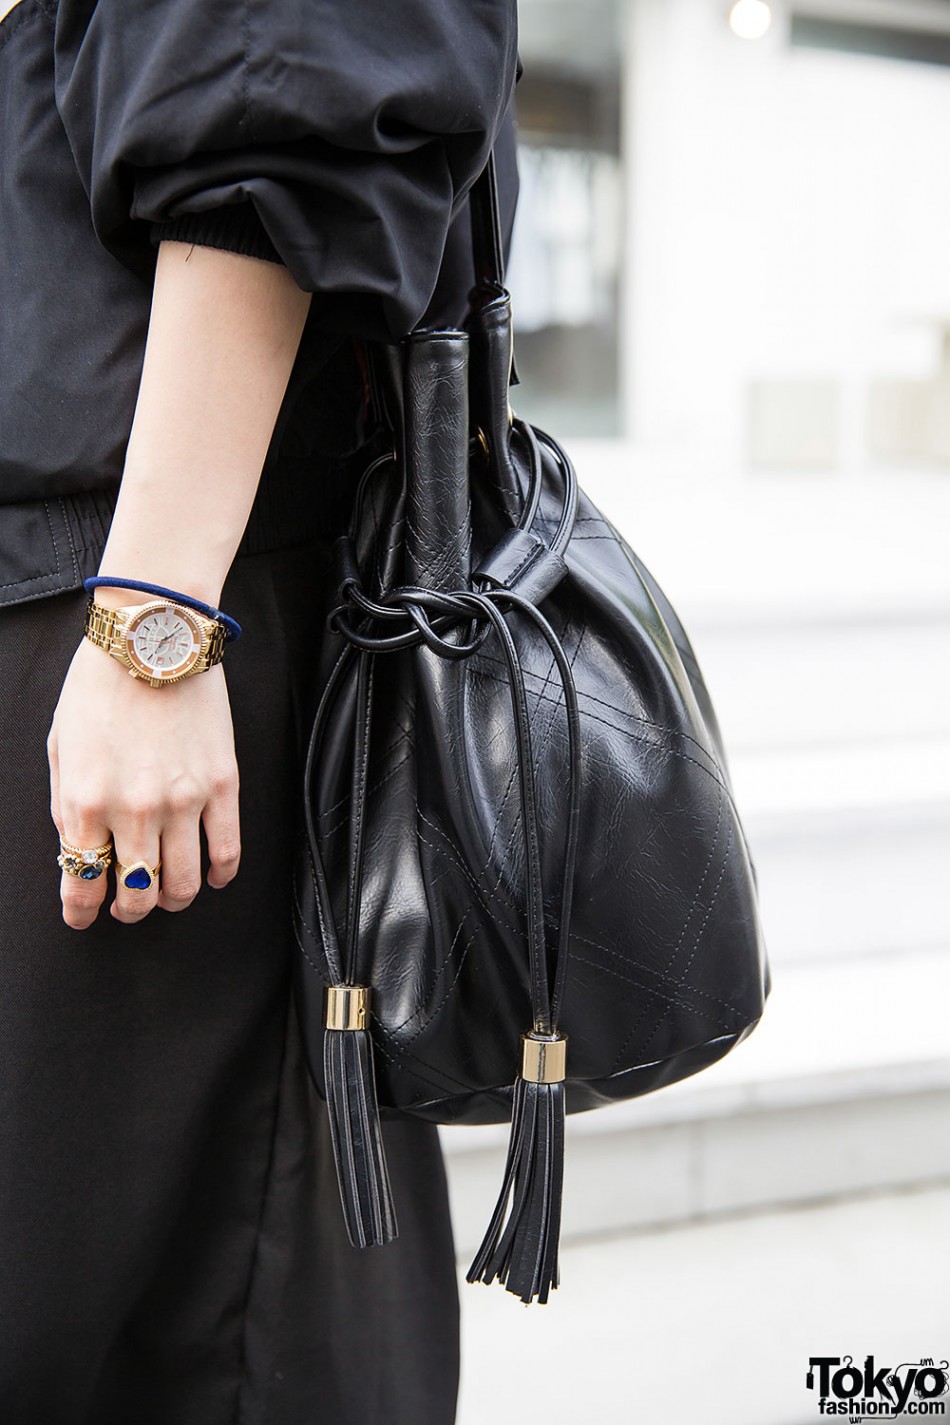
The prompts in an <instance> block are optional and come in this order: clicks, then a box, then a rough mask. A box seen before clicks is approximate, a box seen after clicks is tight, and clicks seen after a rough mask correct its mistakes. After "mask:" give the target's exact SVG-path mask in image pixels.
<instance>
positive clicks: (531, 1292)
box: [467, 1040, 565, 1304]
mask: <svg viewBox="0 0 950 1425" xmlns="http://www.w3.org/2000/svg"><path fill="white" fill-rule="evenodd" d="M534 1042H538V1041H534ZM556 1042H557V1043H558V1044H560V1045H563V1044H564V1042H565V1041H564V1040H559V1041H556ZM536 1079H537V1076H532V1077H531V1078H526V1077H524V1076H521V1077H520V1078H518V1079H517V1080H516V1081H515V1090H514V1106H513V1110H512V1116H511V1137H510V1139H509V1143H508V1161H507V1163H506V1164H505V1179H504V1183H503V1185H502V1190H501V1194H500V1196H499V1198H498V1202H497V1205H496V1207H495V1212H494V1215H493V1217H492V1220H491V1223H490V1224H489V1227H488V1231H487V1233H486V1234H485V1240H484V1241H483V1243H482V1245H481V1247H480V1248H479V1251H478V1254H477V1256H476V1257H475V1260H474V1261H473V1263H472V1265H471V1267H470V1268H469V1271H468V1277H467V1280H468V1281H470V1282H476V1281H481V1282H484V1283H485V1284H486V1285H489V1284H490V1283H491V1282H493V1281H496V1280H497V1281H499V1282H501V1283H502V1284H503V1285H504V1286H505V1288H506V1289H507V1290H508V1291H510V1292H513V1293H514V1295H515V1296H519V1297H520V1298H521V1300H522V1301H523V1302H525V1304H528V1303H530V1302H532V1301H534V1300H535V1299H537V1300H538V1301H539V1302H542V1303H543V1302H545V1301H547V1299H548V1294H549V1292H550V1291H552V1290H553V1289H554V1288H555V1287H556V1286H557V1284H558V1279H559V1274H558V1241H559V1238H560V1232H561V1191H562V1186H563V1181H564V1113H565V1103H564V1083H563V1070H562V1079H561V1080H558V1081H556V1082H537V1081H536ZM509 1203H510V1211H509ZM506 1217H507V1221H506Z"/></svg>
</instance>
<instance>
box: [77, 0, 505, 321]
mask: <svg viewBox="0 0 950 1425" xmlns="http://www.w3.org/2000/svg"><path fill="white" fill-rule="evenodd" d="M516 52H517V11H516V0H200V2H199V3H196V0H60V4H59V7H58V11H57V16H56V98H57V105H58V108H59V113H60V116H61V118H62V122H63V125H64V127H65V129H66V133H67V135H68V138H69V141H70V145H71V147H72V150H73V154H74V157H75V159H76V163H77V166H78V168H79V172H80V175H81V177H82V179H83V182H84V184H85V186H86V190H87V192H88V194H89V200H90V207H91V212H92V219H93V223H94V226H95V229H96V233H97V235H98V237H99V239H100V241H101V242H102V243H103V244H104V245H105V246H106V247H107V248H108V249H109V251H111V252H112V253H113V254H114V256H116V257H117V258H118V259H119V260H120V261H122V262H124V263H125V264H126V265H127V266H129V267H131V268H133V269H134V270H136V271H139V272H141V274H142V275H143V277H146V278H150V276H151V272H152V266H153V263H154V249H153V247H152V245H151V242H150V241H149V235H150V232H151V233H154V232H156V231H157V230H156V229H155V228H154V227H153V224H156V223H163V222H168V221H170V220H171V219H181V218H183V217H185V216H186V215H188V214H200V213H207V212H209V211H210V210H213V209H219V208H221V207H223V206H225V205H230V204H251V205H252V206H253V209H254V212H255V214H256V220H258V221H259V223H260V226H261V228H262V229H263V232H264V233H265V234H266V239H267V242H268V243H269V244H272V246H273V256H275V257H278V258H279V259H280V260H281V261H283V262H284V263H286V265H287V267H288V268H289V269H290V271H291V273H292V274H293V276H294V278H295V279H296V281H297V282H298V283H299V285H300V286H301V287H303V288H304V289H306V290H308V291H312V292H315V293H318V294H319V297H318V299H317V302H316V303H315V306H316V311H315V313H314V316H315V317H316V318H317V320H318V322H319V325H320V326H322V327H323V328H324V329H325V330H327V331H329V332H338V333H344V332H345V333H351V334H356V335H361V336H366V337H370V338H383V339H390V338H394V337H395V338H398V337H400V336H402V335H404V334H405V333H406V332H407V331H409V330H411V328H412V327H413V326H414V325H415V324H416V322H417V321H418V320H419V318H420V317H421V316H422V314H423V312H424V311H425V309H426V307H427V305H428V303H429V300H430V297H431V295H432V292H433V289H434V287H435V284H436V280H437V277H438V274H439V268H440V264H441V260H442V254H443V250H444V247H445V242H446V235H447V233H448V229H449V225H450V223H451V220H452V217H453V214H454V213H455V212H456V211H457V210H458V208H459V205H460V203H461V201H462V199H463V198H464V195H465V193H466V192H467V191H468V188H469V187H470V185H471V184H472V182H473V181H474V179H475V178H476V176H477V175H478V173H479V172H480V170H481V168H482V166H483V164H484V162H485V159H486V157H487V155H488V152H489V149H490V148H491V146H492V143H493V141H494V138H495V136H496V133H497V131H498V128H499V126H500V124H501V121H502V118H503V115H504V113H505V109H506V107H507V105H508V102H509V100H510V97H511V93H512V89H513V85H514V79H515V67H516V63H517V53H516ZM245 211H246V210H245ZM176 228H177V230H178V231H181V227H180V225H179V224H176ZM170 230H171V229H170ZM262 255H263V254H262Z"/></svg>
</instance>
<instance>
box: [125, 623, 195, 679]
mask: <svg viewBox="0 0 950 1425" xmlns="http://www.w3.org/2000/svg"><path fill="white" fill-rule="evenodd" d="M131 645H132V646H131V649H130V652H131V653H133V654H134V655H136V656H137V658H138V661H139V662H141V663H142V664H143V665H144V666H145V667H146V668H147V669H149V671H151V672H153V673H154V674H155V675H156V676H157V677H161V676H163V675H164V676H165V677H168V676H169V675H170V674H173V673H177V672H179V671H181V670H182V669H183V668H184V667H185V666H186V665H188V664H190V663H193V662H194V659H195V657H196V656H197V654H198V651H199V649H200V641H199V640H198V638H197V637H196V635H195V632H194V630H193V629H192V628H191V626H190V624H188V623H186V622H185V620H184V619H183V618H182V617H181V615H180V614H178V613H176V611H175V610H174V609H156V610H155V611H154V612H152V613H148V614H146V615H145V616H144V618H142V619H141V620H140V621H139V622H138V623H137V624H136V625H135V628H134V629H133V631H132V638H131Z"/></svg>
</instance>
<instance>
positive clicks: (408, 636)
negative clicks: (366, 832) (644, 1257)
mask: <svg viewBox="0 0 950 1425" xmlns="http://www.w3.org/2000/svg"><path fill="white" fill-rule="evenodd" d="M516 425H517V426H518V427H519V428H520V433H521V434H522V435H523V436H524V437H525V438H526V440H527V444H528V447H529V450H530V451H531V454H532V457H533V458H532V460H531V465H532V472H531V474H532V478H531V489H530V495H529V498H528V499H527V500H526V502H525V510H524V513H523V515H522V521H525V520H526V517H527V520H531V519H533V513H534V511H536V510H537V507H538V499H539V495H540V488H539V487H540V478H541V460H540V452H539V451H538V447H537V441H536V439H535V436H534V432H533V431H532V430H531V428H530V427H528V426H525V425H524V424H523V423H522V422H520V421H519V422H516ZM539 435H540V436H541V438H542V439H543V440H544V442H545V444H546V445H547V446H548V447H549V448H550V449H551V450H552V453H553V454H554V455H555V457H556V459H557V462H558V465H559V466H560V469H561V472H562V474H563V476H564V485H565V499H564V505H563V508H562V513H561V519H560V521H559V523H558V528H557V532H556V534H555V536H554V539H553V540H552V541H551V544H550V545H549V546H548V550H549V552H551V553H555V554H560V550H561V548H563V547H564V546H565V545H566V544H567V541H568V539H569V538H570V534H571V529H572V526H573V522H574V514H575V512H576V506H577V485H576V477H575V476H574V471H573V467H572V466H571V463H570V461H569V460H568V459H567V456H566V455H565V454H564V452H563V451H561V449H560V448H559V447H558V446H557V445H556V443H555V442H554V441H552V440H551V439H550V437H547V436H544V435H543V433H540V432H539ZM384 463H386V462H385V461H375V462H374V463H373V465H372V466H371V467H370V469H369V470H367V472H366V476H369V475H370V474H371V473H373V472H375V470H376V469H378V468H381V466H382V465H383V464H384ZM364 479H365V477H364ZM364 488H365V485H364ZM343 543H344V544H349V541H343ZM344 570H345V574H344V579H343V581H342V584H341V587H340V603H339V605H338V606H337V608H336V609H334V611H333V612H332V614H331V615H330V619H329V624H330V627H331V628H333V629H334V630H335V631H336V632H337V633H339V634H340V635H341V636H342V637H343V638H344V639H345V640H346V644H347V646H346V647H345V648H344V650H343V651H342V653H341V655H340V657H339V659H338V660H337V662H336V664H335V666H334V668H333V671H332V673H331V675H330V678H329V680H328V682H327V685H326V688H325V689H324V692H323V696H322V698H321V700H320V705H319V707H318V709H317V714H316V717H315V719H314V724H313V729H312V732H311V738H310V745H309V748H308V755H307V766H306V778H305V813H306V815H305V821H306V829H307V835H308V841H309V844H310V851H311V859H312V864H313V872H314V886H315V891H316V899H317V907H318V919H319V922H320V930H321V937H322V939H323V942H324V950H325V953H326V958H327V963H328V968H329V970H330V973H331V977H332V978H333V980H334V982H335V983H341V982H342V980H343V975H342V970H343V968H344V966H343V963H342V961H341V956H340V952H339V942H338V937H337V934H336V928H335V925H334V920H333V911H332V905H331V900H330V896H329V890H328V886H327V878H326V870H325V866H324V863H323V858H322V855H321V852H320V846H319V840H318V836H317V830H316V826H315V821H314V814H313V807H312V803H311V786H312V779H313V770H314V766H315V763H316V758H317V755H318V752H319V750H320V748H321V747H322V743H323V738H324V733H325V729H326V726H327V722H328V719H329V716H330V713H331V711H332V709H333V705H334V703H335V699H336V695H337V691H338V689H339V687H340V684H341V682H342V679H343V677H344V674H345V673H346V671H347V669H348V668H349V666H350V663H351V661H352V659H353V658H354V657H360V658H361V659H365V660H366V661H371V659H372V658H373V656H374V655H377V654H382V653H387V652H395V651H399V650H402V649H409V648H418V647H420V646H423V645H424V646H425V647H427V648H429V649H430V650H431V651H432V652H433V653H435V654H437V655H438V656H440V657H445V658H449V659H451V660H453V661H456V660H459V659H462V658H466V657H469V656H471V654H473V653H475V652H476V651H478V650H479V649H480V648H481V647H482V646H483V645H484V643H485V642H486V640H487V638H488V637H489V636H490V635H491V633H492V632H494V634H495V635H496V637H497V638H498V641H499V644H500V647H501V651H502V654H503V657H504V661H505V665H506V669H507V672H508V679H509V693H510V697H511V707H512V716H513V722H514V731H515V743H516V755H517V758H518V792H519V804H520V813H521V822H522V828H523V833H524V847H525V891H526V913H527V934H528V952H529V965H530V983H531V1002H532V1014H533V1019H534V1031H535V1032H536V1033H538V1034H541V1035H545V1036H547V1035H552V1034H554V1033H556V1026H557V1019H558V1015H559V1012H560V1007H561V1003H562V1001H563V989H564V979H565V974H566V970H567V962H568V942H569V936H570V919H571V908H572V904H573V891H574V871H575V865H576V859H577V846H578V834H579V821H580V775H579V774H580V715H579V710H578V703H577V690H576V687H575V684H574V678H573V674H572V671H571V666H570V662H569V660H568V658H567V655H566V653H565V651H564V648H563V646H562V645H561V642H560V639H559V638H558V636H557V634H556V633H555V631H554V629H553V628H552V627H551V625H550V623H549V622H548V620H547V619H546V618H545V617H544V615H543V614H542V613H541V612H540V610H539V609H538V608H537V606H536V605H535V604H533V603H532V602H531V601H530V600H528V599H526V598H524V597H523V596H522V595H520V594H518V593H517V592H516V591H515V590H513V589H509V588H506V587H504V586H499V587H482V588H478V589H466V590H459V591H455V592H451V593H443V592H440V591H436V590H431V589H422V588H415V587H411V586H402V587H399V588H395V589H393V590H391V591H389V592H388V593H383V594H381V595H380V596H379V597H378V598H376V599H373V598H370V597H369V596H368V595H367V594H366V593H365V592H364V591H363V589H362V588H361V587H360V584H359V579H358V572H357V571H356V569H355V561H354V560H353V559H352V558H350V557H347V554H346V552H345V551H344ZM485 582H487V581H485ZM514 610H517V612H519V613H520V614H522V615H523V616H524V617H526V618H528V619H529V620H530V621H531V622H532V623H533V624H534V626H535V627H536V628H537V630H538V632H539V633H540V634H541V636H542V637H543V638H544V640H545V642H546V644H547V645H548V647H549V649H550V651H551V654H552V657H553V658H554V661H555V664H556V666H557V670H558V675H559V678H560V682H561V686H562V690H563V694H564V704H565V712H566V717H567V733H568V759H567V761H568V792H567V827H566V832H565V840H564V860H563V876H562V882H561V906H560V923H559V926H558V938H557V953H556V962H555V978H554V987H553V993H552V991H551V988H550V984H549V976H548V961H547V936H546V933H545V922H544V892H543V878H542V866H541V840H540V835H539V828H538V810H537V801H536V797H535V790H534V760H533V751H532V739H531V726H530V720H531V718H530V709H529V706H528V695H527V690H526V687H525V681H524V670H523V669H522V666H521V662H520V658H519V654H518V649H517V645H516V643H515V641H514V638H513V637H512V634H511V630H510V629H509V628H508V625H507V623H506V621H505V617H504V615H505V613H506V612H511V611H514ZM354 615H355V618H354ZM394 623H399V624H401V625H402V627H401V629H400V631H399V632H398V633H382V632H381V631H380V626H382V627H383V628H386V627H392V625H393V624H394ZM463 628H467V630H468V633H467V636H466V637H464V638H461V639H459V638H457V639H456V641H450V639H449V638H447V637H446V636H445V635H446V634H447V633H449V632H452V631H455V632H456V634H459V633H460V632H461V630H462V629H463ZM370 689H371V683H370V682H369V681H368V675H366V674H364V673H363V672H362V671H361V673H360V675H359V678H358V698H359V699H360V701H361V702H362V700H363V696H365V695H367V694H368V693H369V692H370ZM354 750H355V753H356V760H357V763H358V768H357V767H355V768H354V783H353V787H354V791H356V790H357V788H359V794H360V795H361V796H365V791H366V770H367V760H366V759H367V756H368V712H363V711H362V710H361V711H358V713H357V731H356V743H355V749H354ZM362 810H363V809H360V810H358V812H357V815H358V816H359V820H360V823H361V825H362V819H363V817H362ZM362 856H363V837H362V830H361V828H360V830H358V831H357V832H356V833H354V832H353V831H352V830H351V839H350V895H349V907H348V914H347V920H348V933H347V955H346V962H347V963H346V966H345V968H346V970H347V972H348V973H349V975H352V974H353V973H355V965H354V963H353V959H354V956H355V950H356V943H357V925H358V911H359V906H358V894H354V890H353V888H354V886H356V887H357V888H358V886H359V884H360V882H361V878H362Z"/></svg>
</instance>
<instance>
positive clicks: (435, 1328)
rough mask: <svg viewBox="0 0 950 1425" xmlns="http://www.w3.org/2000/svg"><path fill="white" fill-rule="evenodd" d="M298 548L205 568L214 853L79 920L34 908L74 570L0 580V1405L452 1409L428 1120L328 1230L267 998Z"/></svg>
mask: <svg viewBox="0 0 950 1425" xmlns="http://www.w3.org/2000/svg"><path fill="white" fill-rule="evenodd" d="M316 551H317V546H303V547H298V548H295V549H291V550H286V549H285V550H282V551H278V552H272V553H265V554H255V555H247V556H243V557H240V558H238V559H237V560H236V562H235V564H234V566H233V568H232V572H231V575H230V578H229V580H228V583H227V586H226V588H225V592H224V595H223V597H222V604H223V607H224V608H225V609H227V610H228V611H229V612H230V613H233V614H234V615H235V617H236V618H237V619H238V620H239V621H240V622H241V623H242V624H244V625H245V634H244V637H243V638H242V639H241V640H240V642H239V643H238V644H236V645H234V646H233V648H231V649H229V651H228V654H227V656H226V660H225V670H226V674H227V681H228V689H229V694H230V699H231V706H232V712H233V716H234V725H235V738H236V743H237V754H238V762H239V767H240V773H241V823H242V837H243V853H242V863H241V868H240V871H239V873H238V876H237V878H236V880H235V881H234V882H233V883H232V884H231V885H230V886H229V887H228V888H226V889H225V890H223V891H214V890H212V889H210V888H209V887H208V886H207V885H205V886H203V888H202V890H201V892H200V894H199V896H198V897H197V899H196V900H195V902H194V903H193V904H192V905H191V906H190V907H189V908H188V909H187V910H185V911H183V912H181V913H180V914H176V915H171V914H168V913H166V912H164V911H162V910H158V909H156V910H155V911H153V912H152V914H151V915H149V916H148V917H147V918H146V920H145V922H144V923H142V924H141V925H135V926H126V925H121V924H119V923H118V922H117V921H115V920H113V919H112V917H111V916H110V915H109V914H108V905H109V903H110V902H111V899H112V888H111V886H110V894H109V897H108V899H107V902H106V905H105V906H104V908H103V909H102V910H101V911H100V913H99V917H98V919H97V921H96V923H95V925H94V927H93V928H91V929H89V930H86V931H74V930H70V929H69V928H68V927H67V926H66V924H65V923H64V922H63V920H62V918H61V911H60V903H59V893H58V892H59V868H58V867H57V865H56V860H55V857H56V852H57V850H58V840H57V835H56V831H55V828H54V826H53V824H52V821H51V820H50V815H49V784H48V772H47V763H46V750H45V742H46V735H47V732H48V729H49V724H50V719H51V717H52V714H53V709H54V707H55V705H56V700H57V697H58V694H59V689H60V686H61V684H62V680H63V677H64V675H65V672H66V669H67V667H68V664H69V660H70V658H71V656H72V653H73V651H74V649H75V647H76V644H77V642H78V640H79V638H80V636H81V630H82V617H83V608H84V602H85V596H84V595H83V593H82V592H81V591H80V592H78V593H69V594H61V595H58V596H56V597H54V598H49V599H42V600H39V601H37V602H35V603H28V604H22V605H18V606H15V607H12V608H5V609H0V736H2V766H0V788H2V795H0V825H2V848H3V851H2V862H0V866H2V870H0V1421H2V1422H3V1425H356V1422H360V1425H449V1422H451V1421H452V1420H453V1419H454V1414H455V1395H456V1385H457V1369H458V1301H457V1294H456V1286H455V1273H454V1263H453V1251H452V1239H451V1229H450V1224H449V1217H448V1209H447V1201H446V1193H445V1180H444V1174H443V1168H442V1161H441V1157H440V1153H439V1148H438V1143H437V1139H436V1136H435V1130H434V1129H433V1128H431V1127H429V1126H428V1125H423V1124H414V1123H405V1124H403V1123H399V1124H390V1125H386V1127H385V1130H384V1131H385V1134H386V1142H387V1151H388V1156H389V1165H390V1171H391V1175H392V1177H393V1180H394V1181H393V1186H394V1191H395V1194H396V1201H397V1206H398V1214H399V1224H400V1232H401V1235H400V1238H399V1240H398V1241H397V1242H395V1243H392V1244H390V1245H389V1246H386V1247H383V1248H372V1249H369V1250H366V1251H358V1250H357V1249H355V1248H352V1247H350V1245H349V1243H348V1241H347V1240H346V1236H345V1233H344V1230H343V1227H342V1222H341V1214H340V1206H339V1200H338V1194H337V1187H336V1180H335V1177H334V1173H333V1166H332V1160H331V1155H330V1150H329V1134H328V1127H327V1123H326V1117H325V1113H324V1110H323V1106H322V1104H321V1102H320V1100H319V1099H318V1098H317V1096H316V1094H315V1092H314V1090H313V1087H312V1084H311V1083H310V1079H309V1076H308V1074H307V1071H306V1068H305V1064H304V1061H303V1057H302V1049H301V1044H300V1039H299V1032H298V1029H297V1024H296V1019H295V1015H294V1012H293V1004H292V997H291V993H290V968H291V956H292V955H293V954H295V953H297V952H296V949H295V946H294V944H293V935H292V929H291V924H290V914H289V898H290V894H291V882H290V872H291V856H292V833H293V826H294V812H295V808H296V805H297V799H298V796H299V789H298V785H297V781H298V775H299V773H298V766H299V752H300V745H301V737H302V733H303V730H304V727H303V724H304V715H305V709H306V708H307V706H308V704H309V699H310V696H311V693H312V690H311V689H310V688H309V687H308V669H309V667H310V665H311V664H312V661H313V658H312V644H313V640H314V639H315V638H316V637H317V636H318V631H319V615H318V614H317V613H315V610H314V593H315V588H316V568H317V563H318V554H317V552H316ZM157 696H161V694H160V693H159V694H157ZM205 870H206V865H205ZM110 874H111V873H110Z"/></svg>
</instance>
